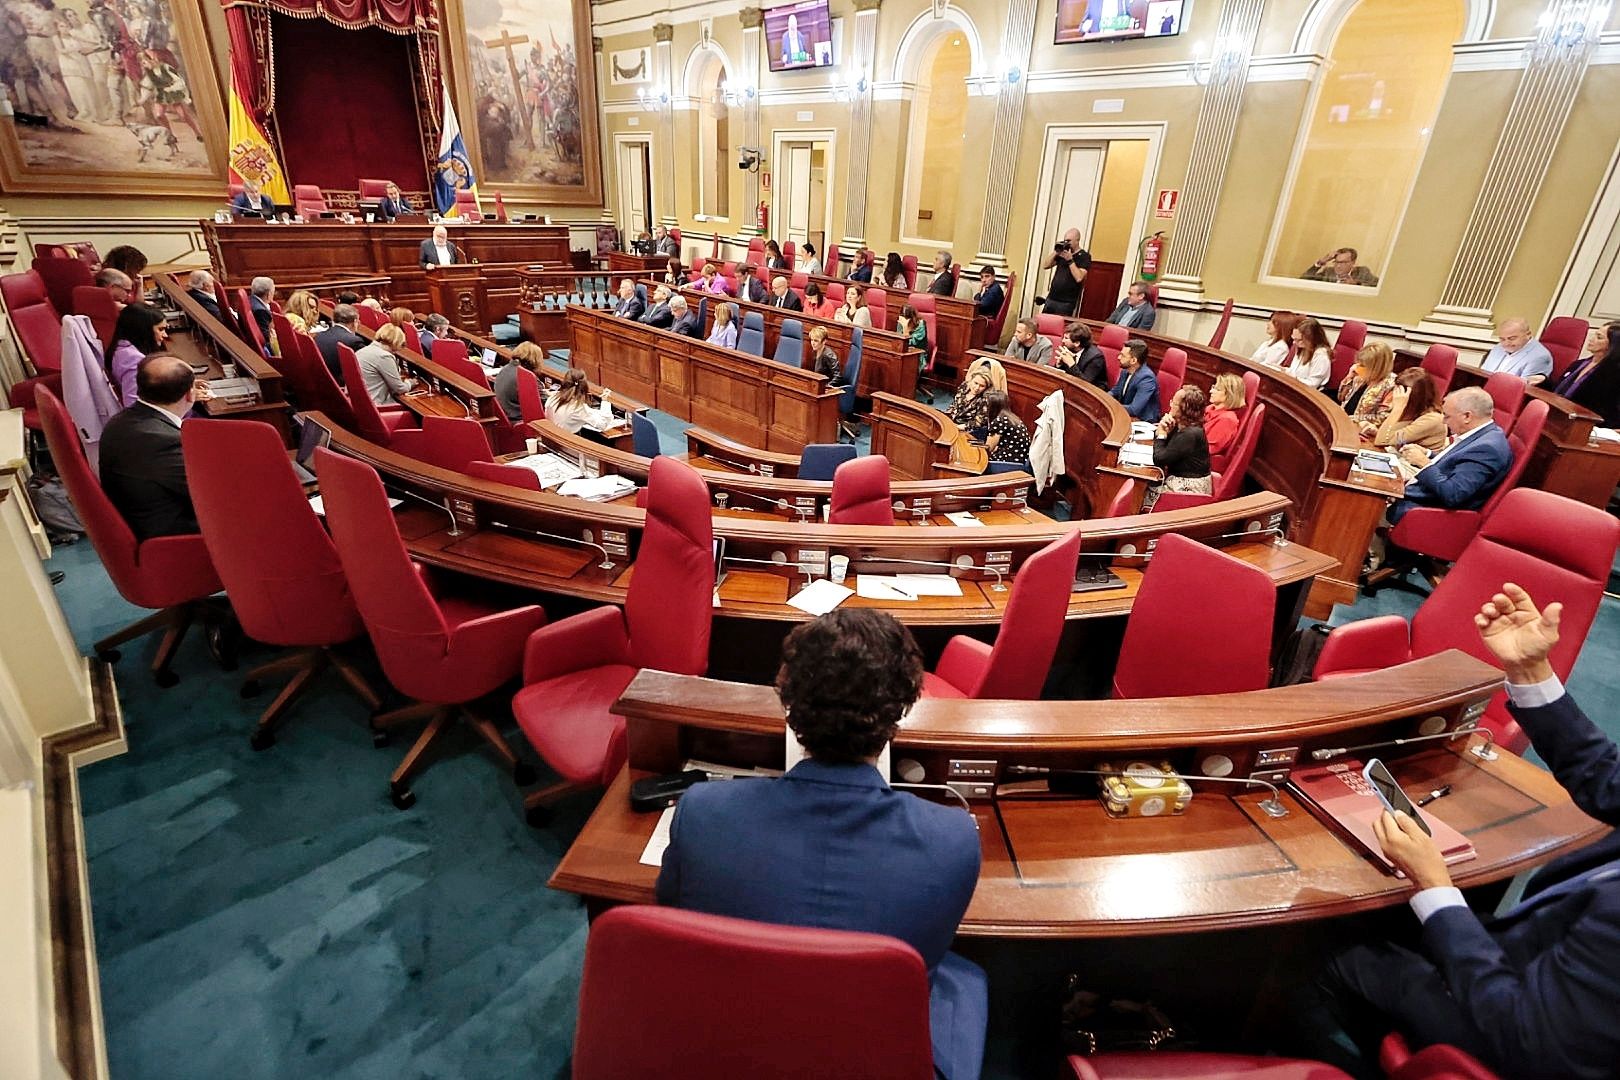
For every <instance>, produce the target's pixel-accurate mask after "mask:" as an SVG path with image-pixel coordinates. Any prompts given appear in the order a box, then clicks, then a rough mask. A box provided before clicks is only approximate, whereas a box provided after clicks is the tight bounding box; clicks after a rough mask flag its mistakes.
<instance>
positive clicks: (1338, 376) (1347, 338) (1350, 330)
mask: <svg viewBox="0 0 1620 1080" xmlns="http://www.w3.org/2000/svg"><path fill="white" fill-rule="evenodd" d="M1365 344H1367V324H1366V323H1364V322H1357V321H1356V320H1355V319H1346V320H1344V325H1343V326H1340V327H1339V336H1338V337H1336V338H1334V339H1333V373H1332V374H1331V375H1329V376H1328V381H1327V386H1326V389H1327V390H1328V391H1329V392H1330V393H1331V392H1332V391H1333V390H1335V389H1337V388H1338V385H1339V383H1341V382H1343V381H1344V377H1345V376H1346V375H1347V374H1349V373H1350V368H1351V365H1353V364H1354V363H1355V362H1356V353H1358V352H1360V351H1361V347H1362V346H1363V345H1365Z"/></svg>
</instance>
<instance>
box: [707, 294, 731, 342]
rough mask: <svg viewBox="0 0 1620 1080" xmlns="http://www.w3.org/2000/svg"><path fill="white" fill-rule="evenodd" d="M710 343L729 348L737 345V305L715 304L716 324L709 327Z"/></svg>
mask: <svg viewBox="0 0 1620 1080" xmlns="http://www.w3.org/2000/svg"><path fill="white" fill-rule="evenodd" d="M709 344H711V345H720V346H723V347H725V348H727V349H735V348H736V347H737V305H736V304H726V303H720V304H716V305H714V325H713V326H711V327H710V328H709Z"/></svg>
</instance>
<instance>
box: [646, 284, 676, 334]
mask: <svg viewBox="0 0 1620 1080" xmlns="http://www.w3.org/2000/svg"><path fill="white" fill-rule="evenodd" d="M669 298H670V291H669V286H667V285H658V286H655V287H654V289H653V295H652V306H651V307H649V308H648V309H647V313H646V314H645V315H643V316H642V317H641V321H642V322H644V323H646V324H647V325H648V326H656V327H658V328H659V329H660V330H668V329H669V328H670V326H671V325H672V324H673V323H674V322H675V313H674V312H673V311H671V310H670V306H669Z"/></svg>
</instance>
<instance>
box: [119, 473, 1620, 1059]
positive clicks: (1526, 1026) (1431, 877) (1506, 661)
mask: <svg viewBox="0 0 1620 1080" xmlns="http://www.w3.org/2000/svg"><path fill="white" fill-rule="evenodd" d="M103 445H104V446H105V443H103ZM103 453H105V450H104V451H103ZM1561 615H1562V605H1560V604H1556V603H1553V604H1548V605H1547V610H1546V611H1545V612H1542V611H1537V610H1536V606H1535V602H1534V601H1533V600H1532V599H1531V598H1530V596H1529V595H1528V594H1526V593H1525V591H1524V590H1523V589H1522V588H1520V587H1519V586H1517V585H1512V584H1508V585H1503V586H1502V591H1501V592H1500V593H1497V594H1496V595H1495V596H1493V597H1492V598H1491V599H1490V600H1489V601H1488V602H1486V603H1485V605H1484V606H1483V607H1482V608H1481V610H1480V612H1479V613H1478V614H1477V615H1475V616H1474V623H1475V625H1476V626H1478V627H1479V631H1480V636H1481V637H1482V638H1483V639H1484V642H1485V645H1486V647H1487V648H1488V649H1490V651H1491V653H1492V654H1493V655H1495V657H1496V658H1497V660H1498V661H1499V662H1500V663H1501V664H1502V666H1503V668H1504V669H1505V670H1506V672H1507V693H1508V711H1509V712H1511V713H1512V714H1513V718H1514V719H1515V720H1517V721H1518V722H1519V724H1520V726H1522V727H1523V728H1524V730H1525V732H1526V733H1527V734H1528V735H1529V736H1530V742H1531V744H1532V745H1533V746H1534V747H1535V750H1536V753H1538V754H1540V755H1541V758H1542V760H1544V761H1545V762H1546V763H1547V765H1548V767H1549V768H1551V769H1552V772H1553V775H1554V776H1556V777H1557V778H1558V782H1559V783H1560V784H1562V785H1563V786H1564V788H1565V789H1566V790H1568V791H1569V793H1570V797H1571V798H1572V799H1574V801H1575V805H1576V806H1578V807H1580V809H1581V810H1583V811H1585V812H1586V813H1587V814H1590V815H1591V816H1592V817H1594V818H1597V819H1598V820H1599V821H1601V822H1603V823H1604V824H1607V825H1620V746H1616V744H1615V743H1614V742H1613V741H1612V740H1611V739H1610V738H1609V737H1608V736H1607V735H1605V734H1604V733H1603V732H1602V731H1601V730H1600V729H1599V728H1598V727H1597V725H1596V724H1594V723H1592V721H1590V720H1588V719H1587V718H1586V716H1585V715H1584V714H1583V713H1582V712H1581V710H1580V707H1579V706H1577V705H1576V704H1575V702H1574V700H1573V699H1572V698H1570V696H1569V694H1568V693H1566V692H1565V690H1564V687H1563V684H1562V683H1561V682H1560V681H1559V679H1558V677H1557V676H1556V675H1555V674H1554V673H1553V669H1552V666H1551V665H1550V664H1549V663H1548V662H1547V657H1548V654H1549V653H1550V652H1551V651H1552V648H1553V646H1554V645H1555V644H1556V643H1557V641H1558V623H1559V619H1560V617H1561ZM1376 830H1377V833H1378V840H1379V843H1380V844H1381V845H1382V847H1383V849H1384V854H1385V855H1387V856H1389V858H1390V860H1391V861H1392V862H1394V863H1395V865H1396V866H1397V867H1399V868H1400V870H1401V872H1402V873H1404V874H1405V875H1406V877H1407V880H1409V881H1411V882H1412V883H1413V885H1414V886H1416V888H1417V892H1416V893H1414V894H1413V896H1412V897H1411V905H1412V910H1413V912H1414V913H1415V914H1416V915H1417V917H1418V920H1419V921H1420V923H1421V931H1420V939H1419V940H1420V947H1419V948H1408V947H1405V946H1402V945H1398V944H1394V943H1392V942H1382V943H1378V944H1361V945H1355V946H1351V947H1349V948H1347V949H1345V950H1343V951H1342V952H1340V953H1339V954H1338V955H1336V956H1335V957H1334V958H1333V960H1332V961H1331V962H1330V963H1329V965H1328V968H1327V970H1326V972H1325V973H1324V974H1323V976H1322V978H1321V980H1320V982H1319V984H1318V986H1317V987H1316V990H1317V991H1318V994H1317V995H1316V996H1315V998H1314V1000H1312V1001H1310V1002H1309V1003H1308V1005H1307V1008H1306V1010H1305V1011H1304V1012H1303V1013H1302V1015H1301V1017H1300V1019H1301V1021H1302V1023H1303V1025H1304V1028H1305V1035H1306V1038H1307V1039H1309V1040H1312V1046H1311V1050H1312V1056H1319V1055H1318V1054H1317V1053H1316V1051H1317V1050H1324V1049H1325V1050H1326V1051H1327V1053H1328V1060H1332V1059H1333V1058H1334V1057H1338V1058H1340V1059H1342V1060H1340V1061H1336V1062H1334V1063H1335V1064H1339V1065H1340V1067H1341V1068H1345V1069H1347V1071H1352V1072H1355V1071H1357V1070H1358V1068H1359V1069H1360V1070H1361V1072H1363V1073H1371V1074H1373V1075H1382V1073H1380V1072H1377V1071H1376V1070H1374V1069H1372V1068H1370V1067H1369V1066H1370V1064H1371V1063H1375V1062H1376V1060H1377V1044H1378V1041H1379V1040H1380V1039H1382V1038H1383V1036H1384V1034H1385V1033H1386V1032H1388V1031H1389V1030H1390V1028H1391V1027H1398V1028H1399V1029H1400V1031H1401V1032H1402V1033H1403V1034H1404V1035H1405V1036H1406V1037H1407V1040H1408V1042H1410V1043H1414V1044H1415V1045H1416V1046H1419V1047H1421V1046H1427V1045H1430V1044H1433V1043H1448V1044H1450V1045H1453V1046H1457V1047H1460V1048H1461V1049H1463V1050H1466V1051H1467V1052H1468V1053H1470V1054H1472V1055H1474V1056H1475V1057H1477V1058H1479V1059H1480V1061H1482V1062H1483V1063H1484V1064H1485V1065H1486V1066H1488V1067H1489V1068H1491V1069H1492V1070H1494V1071H1495V1072H1497V1073H1500V1074H1501V1075H1502V1076H1504V1077H1507V1076H1514V1077H1521V1076H1522V1077H1560V1078H1564V1077H1570V1078H1583V1077H1585V1078H1599V1077H1612V1076H1614V1075H1615V1072H1614V1068H1615V1063H1616V1062H1617V1061H1620V1024H1617V1023H1616V1019H1617V1018H1620V832H1616V833H1611V834H1609V835H1608V836H1607V837H1605V838H1604V839H1602V840H1600V841H1598V842H1597V843H1595V844H1591V845H1588V846H1587V847H1584V848H1581V849H1579V850H1577V851H1574V852H1571V853H1569V854H1567V855H1564V856H1562V857H1561V858H1558V859H1555V860H1554V861H1552V862H1550V863H1548V864H1547V865H1546V866H1543V867H1542V868H1541V869H1539V870H1537V871H1536V872H1535V875H1534V876H1533V877H1532V878H1531V879H1530V882H1529V885H1528V886H1527V887H1526V888H1525V893H1524V898H1523V899H1522V900H1520V901H1519V902H1518V903H1516V904H1514V905H1512V906H1511V907H1509V908H1508V909H1507V910H1506V911H1505V912H1503V913H1502V914H1501V915H1498V916H1496V917H1494V918H1483V919H1482V918H1481V917H1480V916H1478V915H1476V914H1475V913H1474V912H1473V911H1471V910H1470V909H1469V908H1468V906H1467V903H1466V901H1465V900H1464V898H1463V895H1462V893H1461V892H1459V891H1458V890H1457V889H1456V888H1455V887H1454V886H1453V885H1452V883H1451V875H1450V873H1449V872H1448V871H1447V869H1446V863H1445V860H1444V858H1442V857H1441V854H1440V852H1439V850H1438V849H1437V848H1436V847H1435V844H1434V841H1433V840H1432V839H1430V838H1429V836H1428V834H1426V833H1424V832H1423V830H1422V829H1421V828H1420V827H1419V826H1418V824H1417V823H1416V822H1414V821H1413V820H1412V819H1411V818H1409V817H1407V816H1406V815H1405V814H1397V813H1389V812H1386V813H1385V814H1384V815H1383V817H1382V818H1381V819H1380V820H1379V821H1378V822H1377V823H1376ZM1335 1025H1336V1026H1337V1028H1338V1030H1339V1031H1340V1032H1342V1033H1343V1034H1347V1035H1349V1036H1350V1037H1351V1039H1352V1040H1353V1041H1355V1042H1356V1044H1357V1047H1358V1049H1359V1050H1360V1051H1362V1054H1363V1055H1364V1056H1362V1057H1359V1058H1357V1057H1353V1056H1352V1057H1349V1058H1347V1057H1346V1052H1347V1051H1346V1047H1345V1044H1344V1041H1343V1039H1342V1037H1340V1038H1338V1039H1334V1040H1331V1041H1329V1040H1326V1039H1325V1038H1324V1035H1325V1034H1326V1033H1327V1032H1328V1031H1329V1029H1330V1027H1331V1026H1335ZM1335 1049H1336V1050H1337V1053H1334V1051H1335Z"/></svg>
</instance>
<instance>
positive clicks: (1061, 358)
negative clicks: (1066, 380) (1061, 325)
mask: <svg viewBox="0 0 1620 1080" xmlns="http://www.w3.org/2000/svg"><path fill="white" fill-rule="evenodd" d="M1053 363H1054V364H1056V366H1057V367H1058V368H1059V370H1061V371H1063V372H1064V373H1065V374H1068V375H1073V376H1074V377H1075V378H1077V379H1084V380H1085V381H1086V382H1088V383H1090V384H1091V385H1092V386H1095V387H1097V388H1098V389H1100V390H1107V389H1108V358H1107V357H1105V356H1104V355H1103V351H1102V350H1101V349H1100V348H1098V347H1097V345H1096V344H1095V343H1094V342H1093V341H1092V339H1091V327H1089V326H1087V325H1086V324H1085V323H1070V324H1069V328H1068V329H1067V330H1065V331H1064V332H1063V340H1062V341H1060V342H1058V348H1057V354H1056V355H1055V356H1054V357H1053Z"/></svg>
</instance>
